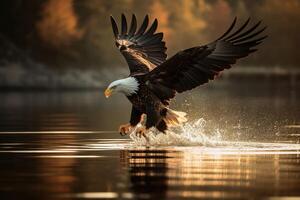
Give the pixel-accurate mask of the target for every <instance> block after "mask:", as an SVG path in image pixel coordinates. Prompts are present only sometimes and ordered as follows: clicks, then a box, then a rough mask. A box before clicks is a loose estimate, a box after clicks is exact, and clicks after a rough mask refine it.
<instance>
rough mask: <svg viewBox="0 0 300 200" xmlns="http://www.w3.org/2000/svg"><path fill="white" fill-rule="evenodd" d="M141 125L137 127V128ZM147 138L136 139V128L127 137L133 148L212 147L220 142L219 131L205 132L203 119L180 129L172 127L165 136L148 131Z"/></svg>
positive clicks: (152, 130)
mask: <svg viewBox="0 0 300 200" xmlns="http://www.w3.org/2000/svg"><path fill="white" fill-rule="evenodd" d="M139 126H141V125H138V126H137V127H139ZM146 135H147V138H145V137H138V136H137V135H136V128H135V129H133V130H132V132H131V133H130V134H129V137H130V138H131V139H132V145H133V146H199V145H200V146H214V145H217V144H219V143H220V142H221V141H222V136H221V135H222V134H221V131H220V130H219V129H214V130H213V132H207V130H206V121H205V120H204V119H203V118H200V119H197V120H194V121H191V122H188V123H185V124H183V125H182V126H180V127H172V128H170V130H168V131H167V132H166V134H164V133H161V132H159V131H157V130H156V129H155V128H152V129H150V130H149V131H148V132H147V133H146Z"/></svg>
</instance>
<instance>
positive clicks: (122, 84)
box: [104, 77, 139, 98]
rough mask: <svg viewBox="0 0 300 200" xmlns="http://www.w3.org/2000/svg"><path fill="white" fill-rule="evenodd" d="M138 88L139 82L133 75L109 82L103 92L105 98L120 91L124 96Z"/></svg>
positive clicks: (135, 91)
mask: <svg viewBox="0 0 300 200" xmlns="http://www.w3.org/2000/svg"><path fill="white" fill-rule="evenodd" d="M138 89H139V83H138V81H137V80H136V79H135V78H134V77H128V78H124V79H120V80H116V81H114V82H112V83H111V84H109V86H108V87H107V89H106V90H105V92H104V95H105V97H106V98H108V97H110V96H111V95H112V94H113V93H116V92H120V93H123V94H125V95H126V96H130V95H132V94H136V93H137V91H138Z"/></svg>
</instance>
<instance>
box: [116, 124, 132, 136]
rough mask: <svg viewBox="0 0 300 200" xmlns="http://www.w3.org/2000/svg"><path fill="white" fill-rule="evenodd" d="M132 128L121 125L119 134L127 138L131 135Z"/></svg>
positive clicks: (127, 125) (128, 125)
mask: <svg viewBox="0 0 300 200" xmlns="http://www.w3.org/2000/svg"><path fill="white" fill-rule="evenodd" d="M131 128H132V126H131V125H130V124H129V123H128V124H124V125H121V126H120V128H119V133H120V134H121V135H122V136H125V135H127V134H128V133H129V131H130V130H131Z"/></svg>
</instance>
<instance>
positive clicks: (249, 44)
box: [235, 35, 268, 47]
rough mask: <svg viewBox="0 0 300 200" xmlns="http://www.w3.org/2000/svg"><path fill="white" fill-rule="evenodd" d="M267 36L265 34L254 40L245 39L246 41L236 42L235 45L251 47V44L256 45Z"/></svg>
mask: <svg viewBox="0 0 300 200" xmlns="http://www.w3.org/2000/svg"><path fill="white" fill-rule="evenodd" d="M267 37H268V36H267V35H265V36H263V37H260V38H257V39H255V40H252V41H247V42H243V43H238V44H235V45H239V46H242V45H247V46H249V47H252V46H256V45H258V44H260V43H261V42H262V40H263V39H265V38H267Z"/></svg>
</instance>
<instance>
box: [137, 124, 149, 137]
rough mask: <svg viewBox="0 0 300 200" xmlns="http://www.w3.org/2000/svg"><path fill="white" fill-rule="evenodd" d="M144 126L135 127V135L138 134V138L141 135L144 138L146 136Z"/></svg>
mask: <svg viewBox="0 0 300 200" xmlns="http://www.w3.org/2000/svg"><path fill="white" fill-rule="evenodd" d="M145 133H146V128H145V127H138V128H137V129H136V133H135V134H136V136H138V137H139V138H141V137H144V138H146V137H147V136H146V134H145Z"/></svg>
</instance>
